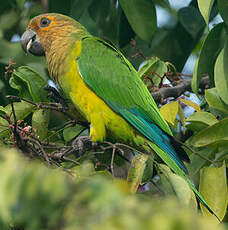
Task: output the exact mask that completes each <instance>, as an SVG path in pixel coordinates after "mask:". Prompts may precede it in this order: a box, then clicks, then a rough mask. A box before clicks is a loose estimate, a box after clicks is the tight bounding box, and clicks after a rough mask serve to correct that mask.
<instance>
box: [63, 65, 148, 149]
mask: <svg viewBox="0 0 228 230" xmlns="http://www.w3.org/2000/svg"><path fill="white" fill-rule="evenodd" d="M60 85H61V87H62V89H63V90H64V92H65V93H66V94H67V95H68V96H69V97H70V98H71V100H72V102H73V103H74V105H75V107H76V108H77V110H79V111H80V112H81V113H82V114H83V116H84V117H85V118H86V120H87V121H89V122H90V123H91V126H92V129H93V133H92V134H94V136H92V139H93V141H103V140H104V139H105V138H106V136H107V135H108V136H109V137H110V138H111V139H114V140H115V141H124V142H127V143H129V144H133V145H135V144H136V145H141V144H143V143H144V142H145V139H144V138H143V137H142V136H141V135H139V134H138V132H137V131H135V129H134V128H133V127H132V126H131V125H130V124H129V123H128V122H127V121H126V120H125V119H124V118H122V117H121V116H120V115H118V114H117V113H116V112H114V111H113V110H112V109H111V108H110V107H109V106H108V105H107V104H106V103H105V102H104V101H103V100H102V99H101V98H100V97H98V96H97V95H96V94H95V93H94V92H93V91H92V90H91V89H90V88H89V87H88V86H87V85H86V84H85V83H84V81H83V80H82V78H81V76H80V74H79V71H78V68H77V63H76V62H75V65H73V66H71V69H70V71H69V72H67V73H66V74H65V75H64V76H62V77H61V79H60Z"/></svg>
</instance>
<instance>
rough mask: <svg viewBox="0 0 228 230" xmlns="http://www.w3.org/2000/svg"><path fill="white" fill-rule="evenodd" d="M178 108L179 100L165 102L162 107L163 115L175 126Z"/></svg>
mask: <svg viewBox="0 0 228 230" xmlns="http://www.w3.org/2000/svg"><path fill="white" fill-rule="evenodd" d="M178 110H179V104H178V102H177V101H174V102H170V103H168V104H165V105H163V106H162V107H161V108H160V112H161V115H162V117H164V119H165V120H166V121H167V122H169V123H170V124H171V125H173V126H174V125H175V121H176V117H177V113H178Z"/></svg>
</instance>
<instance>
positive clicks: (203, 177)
mask: <svg viewBox="0 0 228 230" xmlns="http://www.w3.org/2000/svg"><path fill="white" fill-rule="evenodd" d="M170 3H172V0H171V1H168V0H159V1H158V0H132V1H131V2H130V1H127V0H119V1H116V0H99V1H98V0H87V1H84V0H65V1H61V0H42V1H35V0H34V1H26V0H9V1H4V2H1V6H0V51H1V52H0V105H1V107H0V115H1V117H0V124H1V126H0V140H1V142H0V145H2V147H4V149H3V150H1V155H0V165H1V166H0V171H1V173H0V187H1V190H0V226H1V229H29V230H31V229H77V228H79V229H81V228H82V229H97V228H99V229H102V228H104V229H147V228H148V229H149V228H155V229H193V227H194V229H195V228H199V229H204V228H205V229H206V228H207V229H210V228H211V229H220V228H221V229H222V228H223V227H224V228H225V226H226V225H227V224H226V222H227V218H228V217H227V215H226V207H227V182H226V180H227V177H226V166H227V156H228V155H227V153H228V142H227V140H228V118H227V114H228V95H227V94H228V80H227V79H228V76H227V74H228V72H227V71H228V70H227V68H228V67H227V66H228V65H227V64H226V63H227V53H228V49H227V24H228V18H227V14H226V12H227V11H228V6H227V3H226V0H218V1H212V0H208V1H207V2H205V1H202V0H198V1H196V0H192V1H189V4H188V5H187V4H186V6H185V7H181V8H179V9H175V8H173V7H172V4H170ZM156 9H157V11H156ZM158 9H162V10H163V11H165V13H166V15H168V19H169V20H167V21H166V23H164V24H163V25H162V26H160V27H157V15H156V12H158ZM44 12H57V13H63V14H66V15H69V16H71V17H73V18H75V19H76V20H78V21H79V22H80V23H82V24H83V25H84V26H85V27H86V28H87V29H88V30H89V31H90V32H91V33H92V34H93V35H96V36H99V37H102V38H104V39H107V40H109V41H111V42H112V43H114V44H115V45H116V46H117V47H118V48H119V49H121V51H122V52H123V53H124V54H125V56H126V57H127V58H128V59H129V60H130V61H131V62H132V63H133V65H134V66H135V68H136V69H138V68H139V65H140V64H142V63H144V64H145V65H144V67H143V68H142V69H141V70H140V71H139V73H140V76H141V77H142V79H143V80H144V81H145V83H146V84H147V86H148V88H149V89H150V90H151V92H154V91H156V90H159V89H161V88H164V87H166V85H165V84H163V80H164V79H168V80H169V81H170V82H171V83H172V85H173V86H174V85H175V84H176V85H179V84H180V83H181V82H183V80H184V81H186V80H187V78H189V76H183V75H181V74H179V73H180V72H181V71H182V69H183V67H184V65H185V63H186V61H187V59H188V58H189V56H190V55H192V54H193V55H195V56H197V57H198V59H197V62H196V65H195V67H194V69H193V67H192V69H191V70H190V72H191V73H193V76H190V79H191V84H192V90H193V91H194V92H195V93H196V94H197V95H198V98H199V102H200V103H199V104H200V105H197V104H195V103H193V102H191V101H189V100H187V101H186V99H189V98H191V97H189V96H191V95H192V94H190V93H189V92H185V93H183V94H182V95H178V97H176V98H168V99H167V98H165V100H162V101H159V102H160V105H161V104H162V105H163V106H162V108H161V112H162V114H163V115H164V117H165V118H166V120H167V121H168V122H169V123H170V125H171V126H172V128H173V131H174V133H175V134H176V136H177V137H179V138H182V140H186V142H185V143H186V144H187V145H188V146H190V147H191V151H190V150H189V148H188V149H186V151H187V152H188V154H189V155H190V158H191V164H189V165H188V166H187V167H188V170H189V174H190V177H191V178H192V179H193V180H194V182H195V184H196V185H199V189H200V192H201V193H202V194H203V195H204V197H205V198H206V199H207V201H208V202H209V204H210V205H211V206H212V207H213V209H214V210H216V213H217V215H218V216H219V217H220V219H223V223H224V226H215V225H216V224H215V223H214V222H213V220H209V219H207V220H205V219H204V218H202V217H201V216H199V215H198V214H197V213H196V203H195V200H194V197H193V196H192V194H191V192H190V190H189V188H188V186H187V185H186V184H185V183H184V181H182V180H181V179H180V178H179V177H178V176H176V175H174V174H173V173H171V172H170V171H169V170H168V169H167V168H166V167H165V166H163V165H162V164H160V163H159V161H157V160H156V161H155V163H156V164H155V165H156V167H155V170H154V171H153V166H152V163H153V159H152V158H151V159H150V160H149V161H147V164H146V165H145V162H143V163H140V164H139V165H138V164H137V161H136V162H133V163H131V164H130V163H129V162H128V161H126V160H125V159H123V158H122V157H121V156H120V155H121V154H119V155H117V156H116V157H115V159H114V164H113V165H111V164H110V160H111V156H112V147H113V146H111V147H110V145H108V144H107V143H106V144H104V145H103V146H102V147H103V149H102V148H101V149H99V146H98V147H97V148H98V150H97V149H96V148H95V149H92V148H89V151H88V150H87V151H85V153H84V154H79V153H78V152H76V153H74V152H73V153H72V155H70V156H67V157H65V158H64V159H63V158H61V159H60V158H58V159H55V158H51V157H50V155H48V156H49V157H50V162H48V163H47V158H45V154H42V152H40V148H39V147H37V146H39V144H40V143H41V144H43V143H44V142H45V141H48V142H51V143H55V145H56V146H57V147H59V148H61V151H63V149H62V148H63V147H65V146H70V147H72V146H73V145H72V143H73V142H72V139H73V138H75V137H76V136H78V135H87V134H88V130H86V129H85V128H84V127H83V126H80V125H76V126H72V125H71V124H72V123H69V125H67V126H65V125H64V126H63V124H65V122H67V121H69V117H67V116H64V115H63V114H61V113H58V112H55V111H53V110H51V111H47V110H44V109H42V108H40V107H36V106H35V107H34V105H31V104H29V103H26V102H15V103H13V105H14V109H15V112H16V119H17V121H20V120H22V121H20V122H18V123H15V119H14V117H13V113H12V106H11V104H10V101H11V100H9V99H8V98H6V97H5V96H6V95H19V96H20V97H23V98H25V99H28V100H31V101H33V102H35V103H40V102H50V100H49V99H47V97H46V96H47V92H46V91H44V90H43V87H44V86H45V85H46V84H47V81H48V79H49V78H48V72H47V69H46V66H45V59H44V58H43V57H39V58H38V57H33V56H32V55H25V54H24V53H23V51H22V49H21V47H20V43H19V42H14V41H18V38H19V37H20V36H21V34H22V33H23V32H24V30H25V27H26V25H27V24H28V22H29V20H30V19H31V18H32V17H34V16H36V15H38V14H41V13H44ZM218 14H219V15H221V17H222V20H223V21H224V22H222V23H220V24H217V25H214V24H213V22H216V21H213V20H214V18H215V17H216V16H217V15H218ZM209 22H212V23H211V24H210V27H209V26H208V24H209ZM132 38H133V39H134V41H131V39H132ZM154 56H156V58H155V57H154ZM145 57H147V58H146V59H145ZM151 57H154V58H151ZM9 60H12V61H13V62H15V63H16V64H15V65H14V66H13V68H15V67H16V70H15V71H14V72H13V74H12V73H11V69H12V68H11V69H9V68H8V69H6V67H7V66H8V64H9ZM22 66H26V67H22ZM5 72H7V74H6V73H5ZM155 73H156V74H155ZM10 75H11V76H10ZM205 76H206V77H208V78H209V80H210V85H209V86H208V89H206V90H204V89H202V88H201V87H199V85H200V81H201V78H202V77H205ZM161 78H162V81H161ZM148 79H149V80H148ZM150 79H152V80H150ZM189 106H190V107H192V108H193V109H195V110H196V111H197V112H196V113H194V114H192V115H191V116H190V117H189V114H186V110H187V109H189ZM12 125H14V126H12ZM15 126H16V127H17V131H18V132H19V133H20V134H22V133H23V135H24V136H23V135H22V136H23V138H22V140H25V138H30V139H32V138H33V136H35V137H39V140H40V141H41V142H38V143H37V142H35V143H33V144H31V143H30V142H29V141H31V140H30V139H29V141H28V144H29V145H28V146H29V148H30V149H29V150H28V146H26V145H24V143H22V142H20V143H19V142H18V139H17V137H16V133H15V129H14V127H15ZM31 127H32V128H31ZM56 127H61V128H58V129H56ZM56 130H57V131H56ZM26 140H27V139H26ZM32 140H33V141H34V139H32ZM26 143H27V142H26ZM6 147H7V148H9V147H17V148H19V149H21V150H22V152H24V155H25V156H26V157H25V158H24V156H23V157H21V156H19V154H18V153H15V152H14V151H13V150H6V149H5V148H6ZM26 148H27V149H26ZM56 149H57V148H56ZM56 149H55V151H56ZM119 151H120V152H121V150H119ZM124 151H125V154H126V155H127V156H128V158H129V159H132V151H131V150H129V149H127V150H126V149H124ZM53 152H54V150H53V151H51V150H46V149H45V153H47V154H51V153H53ZM97 152H101V153H102V154H98V153H97ZM54 153H56V152H54ZM58 153H59V152H58ZM103 153H105V154H103ZM28 156H29V157H28ZM55 156H56V155H55ZM28 158H29V159H28ZM31 158H32V159H33V158H35V159H37V161H38V162H33V161H34V160H31ZM136 160H137V159H136ZM223 162H224V163H223ZM78 164H79V166H78ZM44 165H45V166H44ZM111 166H113V167H114V169H112V168H111ZM129 166H130V169H129ZM144 167H145V170H144ZM62 169H63V170H62ZM110 172H112V174H113V175H114V176H115V177H116V176H118V177H121V178H125V179H126V180H127V182H126V181H123V180H119V179H113V175H111V173H110ZM157 174H158V175H159V178H160V179H158V180H156V178H158V177H154V176H155V175H157ZM140 178H142V182H144V183H146V186H143V183H142V184H141V187H140V188H139V191H138V193H137V194H136V195H130V193H132V192H135V191H132V188H134V187H135V186H136V185H138V183H139V181H140ZM148 182H150V183H148ZM129 184H130V186H129ZM136 187H137V186H136ZM133 190H134V189H133ZM145 190H146V192H145ZM183 191H184V192H183ZM186 194H187V195H186ZM174 195H176V196H177V198H174V197H173V196H174ZM157 199H159V202H158V201H157ZM180 209H181V210H183V212H179V210H180ZM202 212H203V216H208V215H209V214H208V213H207V212H206V210H202ZM193 223H194V224H195V226H193ZM162 224H164V226H163V225H162Z"/></svg>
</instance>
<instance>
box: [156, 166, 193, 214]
mask: <svg viewBox="0 0 228 230" xmlns="http://www.w3.org/2000/svg"><path fill="white" fill-rule="evenodd" d="M158 168H159V170H161V172H162V173H163V174H164V176H165V177H166V178H167V179H168V181H169V183H170V184H171V186H172V189H173V190H174V192H175V194H176V195H177V197H178V199H179V200H180V201H181V202H182V203H183V204H186V205H188V206H189V205H191V206H192V207H194V209H195V211H196V210H197V202H196V198H195V195H194V193H193V192H192V190H191V189H190V187H189V185H188V183H187V182H186V181H185V180H184V178H182V177H181V176H178V175H177V174H175V173H173V172H172V171H171V170H170V168H169V167H168V166H166V165H164V164H158Z"/></svg>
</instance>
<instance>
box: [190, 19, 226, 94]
mask: <svg viewBox="0 0 228 230" xmlns="http://www.w3.org/2000/svg"><path fill="white" fill-rule="evenodd" d="M224 42H225V31H224V23H220V24H217V25H216V26H215V27H214V28H213V29H212V30H211V31H210V32H209V34H208V35H207V37H206V39H205V41H204V43H203V47H202V49H201V51H200V55H199V58H198V61H197V62H196V64H195V68H194V73H193V79H192V90H193V91H194V93H196V94H197V93H198V89H199V84H200V80H201V78H202V77H203V76H204V75H208V76H209V78H210V83H211V85H212V86H213V85H214V65H215V61H216V59H217V56H218V54H219V53H220V51H221V49H222V48H223V47H224Z"/></svg>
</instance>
